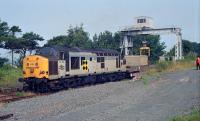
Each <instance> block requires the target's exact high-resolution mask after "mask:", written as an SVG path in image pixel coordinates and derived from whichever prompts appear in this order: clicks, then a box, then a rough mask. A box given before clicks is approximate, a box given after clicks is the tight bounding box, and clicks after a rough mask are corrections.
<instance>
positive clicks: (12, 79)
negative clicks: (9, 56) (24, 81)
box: [0, 65, 22, 87]
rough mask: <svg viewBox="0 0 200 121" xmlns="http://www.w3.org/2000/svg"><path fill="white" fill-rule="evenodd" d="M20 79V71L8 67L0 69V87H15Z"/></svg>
mask: <svg viewBox="0 0 200 121" xmlns="http://www.w3.org/2000/svg"><path fill="white" fill-rule="evenodd" d="M20 77H22V69H20V68H13V67H11V66H10V65H4V66H2V67H0V87H15V86H16V84H17V80H18V78H20Z"/></svg>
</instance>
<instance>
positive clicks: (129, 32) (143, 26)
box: [120, 16, 183, 60]
mask: <svg viewBox="0 0 200 121" xmlns="http://www.w3.org/2000/svg"><path fill="white" fill-rule="evenodd" d="M135 21H136V25H134V26H132V27H126V28H124V29H123V30H121V33H122V41H121V45H120V48H121V53H122V52H123V51H124V55H131V53H130V50H131V48H132V47H133V44H134V43H133V41H132V37H133V36H135V35H148V34H151V35H161V34H175V35H176V42H177V43H176V45H175V60H180V59H182V58H183V54H182V36H181V29H180V28H176V27H171V28H154V27H153V22H152V19H151V18H150V17H144V16H142V17H136V20H135Z"/></svg>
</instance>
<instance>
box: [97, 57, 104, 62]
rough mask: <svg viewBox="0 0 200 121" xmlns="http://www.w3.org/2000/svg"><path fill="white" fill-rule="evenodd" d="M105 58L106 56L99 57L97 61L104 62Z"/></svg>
mask: <svg viewBox="0 0 200 121" xmlns="http://www.w3.org/2000/svg"><path fill="white" fill-rule="evenodd" d="M104 61H105V60H104V57H97V62H98V63H99V62H104Z"/></svg>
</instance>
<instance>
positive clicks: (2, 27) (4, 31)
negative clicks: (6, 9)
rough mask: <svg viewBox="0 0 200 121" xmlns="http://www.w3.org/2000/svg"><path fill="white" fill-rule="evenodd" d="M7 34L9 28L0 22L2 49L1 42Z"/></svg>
mask: <svg viewBox="0 0 200 121" xmlns="http://www.w3.org/2000/svg"><path fill="white" fill-rule="evenodd" d="M8 33H9V27H8V24H7V22H4V21H1V20H0V47H3V42H4V41H5V39H6V37H7V36H8Z"/></svg>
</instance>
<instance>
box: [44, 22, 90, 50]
mask: <svg viewBox="0 0 200 121" xmlns="http://www.w3.org/2000/svg"><path fill="white" fill-rule="evenodd" d="M49 45H62V46H67V47H79V48H91V47H92V41H91V40H90V38H89V33H88V32H86V31H84V29H83V25H80V26H76V27H70V28H69V29H68V30H67V35H60V36H56V37H53V38H52V39H50V40H48V42H47V44H46V45H45V46H49Z"/></svg>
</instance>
